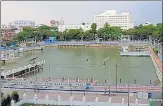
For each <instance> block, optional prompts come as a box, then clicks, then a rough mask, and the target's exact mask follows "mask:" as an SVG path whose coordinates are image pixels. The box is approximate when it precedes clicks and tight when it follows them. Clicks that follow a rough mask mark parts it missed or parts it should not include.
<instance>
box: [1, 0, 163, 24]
mask: <svg viewBox="0 0 163 106" xmlns="http://www.w3.org/2000/svg"><path fill="white" fill-rule="evenodd" d="M105 10H117V13H121V12H130V15H131V22H133V23H135V25H139V24H143V23H145V22H150V23H153V24H156V23H160V22H162V2H161V1H1V23H2V24H8V23H9V22H11V21H13V20H31V21H35V23H36V24H46V25H48V24H50V20H55V21H58V20H61V17H62V20H63V21H64V23H65V24H81V23H82V22H87V23H93V16H94V15H97V14H100V13H102V12H104V11H105Z"/></svg>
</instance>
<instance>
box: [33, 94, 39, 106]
mask: <svg viewBox="0 0 163 106" xmlns="http://www.w3.org/2000/svg"><path fill="white" fill-rule="evenodd" d="M33 99H34V104H36V103H37V99H38V97H37V94H35V95H34V96H33Z"/></svg>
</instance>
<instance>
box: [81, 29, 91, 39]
mask: <svg viewBox="0 0 163 106" xmlns="http://www.w3.org/2000/svg"><path fill="white" fill-rule="evenodd" d="M83 37H84V40H90V38H91V33H90V30H87V31H85V32H83Z"/></svg>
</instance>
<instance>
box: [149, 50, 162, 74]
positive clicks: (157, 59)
mask: <svg viewBox="0 0 163 106" xmlns="http://www.w3.org/2000/svg"><path fill="white" fill-rule="evenodd" d="M149 52H150V53H151V55H152V56H153V59H154V60H155V62H156V64H157V65H158V67H159V69H160V71H161V72H162V62H161V60H160V59H159V57H158V56H157V55H156V54H155V53H154V51H153V50H152V48H151V47H150V48H149Z"/></svg>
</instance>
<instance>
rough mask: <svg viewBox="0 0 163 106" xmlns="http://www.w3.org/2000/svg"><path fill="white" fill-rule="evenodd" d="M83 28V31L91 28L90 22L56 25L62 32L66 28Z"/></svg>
mask: <svg viewBox="0 0 163 106" xmlns="http://www.w3.org/2000/svg"><path fill="white" fill-rule="evenodd" d="M80 28H81V29H83V31H86V30H90V29H91V24H76V25H75V24H70V25H59V26H58V31H60V32H63V31H65V30H66V29H67V30H69V29H80Z"/></svg>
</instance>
